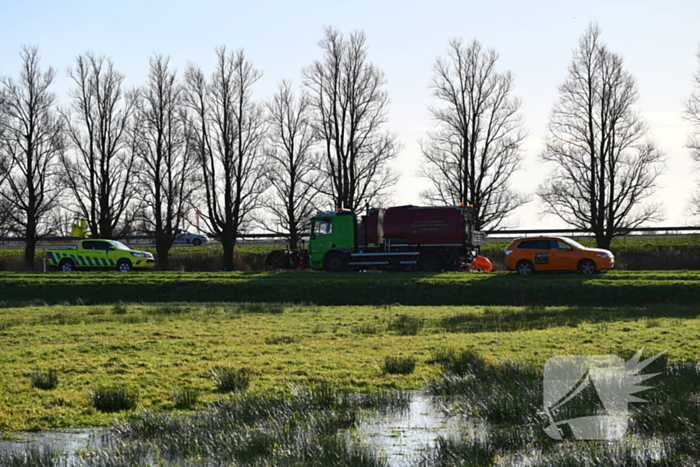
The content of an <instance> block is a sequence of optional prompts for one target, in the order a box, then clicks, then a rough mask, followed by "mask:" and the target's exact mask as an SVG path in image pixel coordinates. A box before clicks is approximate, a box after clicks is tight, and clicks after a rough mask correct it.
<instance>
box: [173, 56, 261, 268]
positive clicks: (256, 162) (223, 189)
mask: <svg viewBox="0 0 700 467" xmlns="http://www.w3.org/2000/svg"><path fill="white" fill-rule="evenodd" d="M216 55H217V66H216V70H215V71H214V73H213V74H212V77H211V80H210V81H209V82H207V79H206V78H205V76H204V73H203V72H202V71H201V69H199V68H198V67H195V66H190V67H189V68H188V70H187V73H186V75H185V82H186V101H187V105H188V106H189V108H190V110H191V113H192V115H193V126H192V130H191V131H192V137H193V139H194V148H195V151H196V154H197V159H198V166H199V168H200V170H201V184H202V191H203V198H204V203H205V204H206V208H205V210H206V212H204V213H203V217H204V220H205V221H206V222H207V224H208V226H209V227H210V229H211V231H212V233H213V234H214V235H215V236H216V238H218V239H219V240H220V241H221V244H222V246H223V250H224V267H225V268H226V269H227V270H233V269H234V261H233V258H234V248H235V246H236V238H237V236H238V234H239V233H240V232H241V231H242V230H243V229H245V227H246V223H247V222H249V220H250V215H251V213H252V211H253V210H255V209H256V208H258V207H259V206H260V197H261V194H262V193H263V192H264V191H265V189H266V188H267V185H266V183H265V179H264V177H263V173H264V170H265V168H266V165H265V157H264V153H263V147H262V146H263V145H262V143H263V139H264V135H265V115H264V112H263V109H262V106H260V105H258V104H257V103H255V102H254V101H253V99H252V87H253V85H254V84H255V82H256V81H258V80H259V79H260V77H261V76H262V74H261V73H260V72H259V71H258V70H256V69H255V68H253V65H252V64H251V63H250V62H249V61H248V60H246V57H245V54H244V53H243V51H238V52H236V53H230V54H228V53H227V52H226V49H225V48H224V47H221V48H219V49H217V51H216Z"/></svg>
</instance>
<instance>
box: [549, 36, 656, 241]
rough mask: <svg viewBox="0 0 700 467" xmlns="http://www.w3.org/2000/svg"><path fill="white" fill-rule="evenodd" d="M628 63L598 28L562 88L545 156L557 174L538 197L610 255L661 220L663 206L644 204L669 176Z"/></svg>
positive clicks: (581, 47)
mask: <svg viewBox="0 0 700 467" xmlns="http://www.w3.org/2000/svg"><path fill="white" fill-rule="evenodd" d="M622 62H623V60H622V57H620V56H619V55H616V54H614V53H612V52H610V51H609V50H608V49H607V48H606V47H605V46H604V45H603V44H602V43H601V42H600V29H599V28H598V26H597V25H591V26H590V27H589V29H588V30H587V31H586V33H585V34H584V35H583V37H582V38H581V39H580V41H579V47H578V49H577V50H576V51H575V52H574V59H573V61H572V63H571V65H569V76H568V78H567V79H566V81H565V82H564V84H562V85H561V86H560V88H559V100H558V102H557V103H556V105H555V107H554V109H553V111H552V114H551V116H550V121H549V135H548V138H547V141H546V147H545V150H544V152H543V154H542V156H541V158H542V160H543V161H545V162H551V163H553V164H555V167H556V168H555V170H554V173H553V174H551V175H550V176H549V177H548V180H549V181H548V182H546V183H544V184H543V185H542V186H541V187H540V189H539V193H538V194H539V195H540V197H541V198H542V200H543V202H544V204H545V212H546V213H550V214H554V215H556V216H558V217H559V218H560V219H562V220H564V221H565V222H567V223H569V224H571V225H573V226H575V227H577V228H581V229H589V230H591V231H592V232H593V233H594V234H595V237H596V242H597V244H598V246H599V247H602V248H608V247H609V246H610V241H611V240H612V239H613V237H615V236H618V235H622V234H624V233H626V232H628V231H629V230H630V229H632V228H635V227H637V226H639V225H641V224H642V223H644V222H647V221H653V220H657V219H658V218H659V217H658V216H659V206H658V205H657V204H655V203H645V202H644V201H645V200H646V198H648V197H649V196H651V195H652V194H653V189H654V187H655V182H656V179H657V177H658V176H659V175H660V174H661V172H662V170H663V155H662V153H661V152H660V151H659V150H658V149H657V147H656V146H655V144H654V143H653V142H651V141H650V140H648V139H647V138H646V135H647V126H646V124H645V123H644V122H643V121H642V119H641V118H640V116H639V115H638V114H637V113H636V112H635V111H634V109H633V106H634V105H635V104H636V102H637V99H638V96H637V88H636V83H635V80H634V78H633V77H632V75H631V74H630V73H629V72H627V71H625V70H624V69H623V67H622Z"/></svg>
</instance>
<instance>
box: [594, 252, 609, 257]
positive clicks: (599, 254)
mask: <svg viewBox="0 0 700 467" xmlns="http://www.w3.org/2000/svg"><path fill="white" fill-rule="evenodd" d="M597 255H598V256H600V257H601V258H610V255H609V254H607V253H597Z"/></svg>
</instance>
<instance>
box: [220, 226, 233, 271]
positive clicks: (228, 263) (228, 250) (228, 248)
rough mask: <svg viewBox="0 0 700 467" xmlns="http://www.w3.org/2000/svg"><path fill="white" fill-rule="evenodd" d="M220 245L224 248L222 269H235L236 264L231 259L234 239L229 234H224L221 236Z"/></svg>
mask: <svg viewBox="0 0 700 467" xmlns="http://www.w3.org/2000/svg"><path fill="white" fill-rule="evenodd" d="M221 246H222V247H223V248H224V270H226V271H235V270H236V265H235V264H234V261H233V259H234V249H235V247H236V239H235V238H234V237H233V236H231V235H227V234H224V235H222V237H221Z"/></svg>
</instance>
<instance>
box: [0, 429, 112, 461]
mask: <svg viewBox="0 0 700 467" xmlns="http://www.w3.org/2000/svg"><path fill="white" fill-rule="evenodd" d="M9 435H10V437H12V439H0V451H8V450H17V451H24V450H25V449H26V448H27V447H29V446H32V445H36V446H42V445H45V446H51V447H52V448H54V449H58V450H60V451H61V452H62V453H63V454H65V455H66V456H68V457H73V456H75V455H77V454H79V453H80V452H83V451H85V450H88V449H94V450H98V449H100V448H101V447H102V446H103V445H104V444H106V443H107V440H108V434H107V430H106V429H104V428H67V429H65V430H56V431H41V432H36V433H10V434H9Z"/></svg>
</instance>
